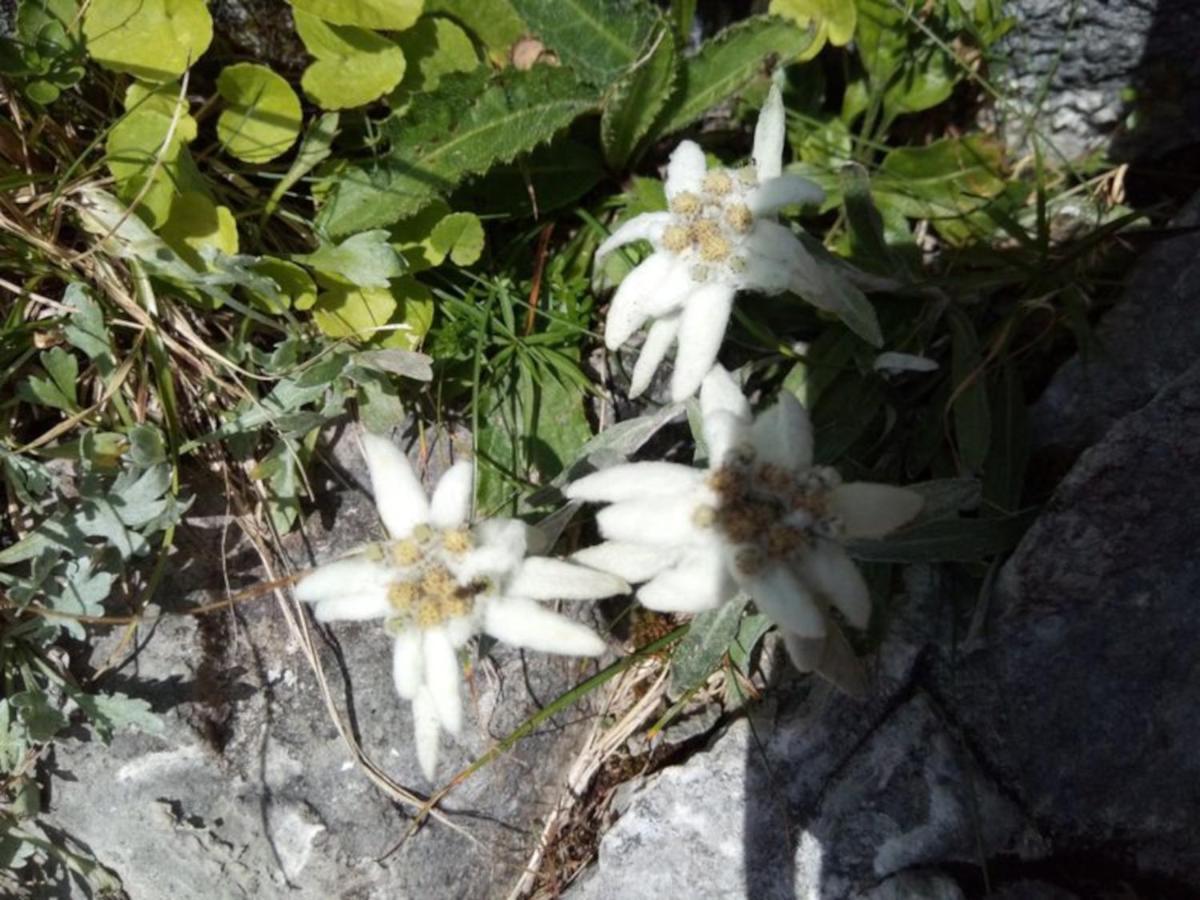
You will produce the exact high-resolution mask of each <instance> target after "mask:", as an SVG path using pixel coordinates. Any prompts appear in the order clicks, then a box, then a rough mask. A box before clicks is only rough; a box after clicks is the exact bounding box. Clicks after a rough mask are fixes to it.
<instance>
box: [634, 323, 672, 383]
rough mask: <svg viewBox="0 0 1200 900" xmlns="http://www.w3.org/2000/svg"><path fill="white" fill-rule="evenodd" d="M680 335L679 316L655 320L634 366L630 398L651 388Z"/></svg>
mask: <svg viewBox="0 0 1200 900" xmlns="http://www.w3.org/2000/svg"><path fill="white" fill-rule="evenodd" d="M678 333H679V315H678V314H676V315H672V316H664V317H663V318H661V319H655V320H654V324H653V325H651V326H650V330H649V331H648V332H647V333H646V342H645V343H644V344H642V350H641V352H640V353H639V354H638V359H637V362H636V363H635V364H634V366H633V376H632V377H631V378H630V381H629V396H630V397H631V398H632V397H640V396H641V395H642V394H643V393H644V392H645V390H646V388H648V387H650V382H651V380H653V378H654V373H655V372H657V371H658V367H659V366H660V365H661V364H662V361H663V360H664V359H666V357H667V351H668V350H670V349H671V344H672V343H673V342H674V340H675V335H677V334H678Z"/></svg>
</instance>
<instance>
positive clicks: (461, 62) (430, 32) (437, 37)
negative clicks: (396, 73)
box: [391, 16, 479, 106]
mask: <svg viewBox="0 0 1200 900" xmlns="http://www.w3.org/2000/svg"><path fill="white" fill-rule="evenodd" d="M396 41H397V43H398V44H399V45H400V49H401V50H402V51H404V58H405V62H406V68H405V72H404V80H403V81H401V82H400V86H399V87H397V88H396V91H395V93H394V94H393V95H392V98H391V104H392V106H399V105H401V104H402V103H403V102H404V101H405V100H407V98H408V97H409V96H410V95H412V94H416V93H419V92H421V91H432V90H433V89H434V88H436V87H437V86H438V84H439V83H440V82H441V80H442V76H443V75H449V74H450V73H452V72H470V71H471V70H472V69H474V68H475V67H476V66H478V65H479V54H478V53H476V52H475V43H474V42H473V41H472V40H471V38H470V36H469V35H468V34H467V33H466V32H465V31H463V30H462V29H461V28H459V27H458V25H456V24H455V23H454V22H453V21H452V20H450V19H447V18H446V17H445V16H422V17H421V20H420V21H419V22H417V24H416V25H415V26H413V27H412V28H410V29H409V30H408V31H406V32H404V34H402V35H400V36H399V37H398V38H397V39H396Z"/></svg>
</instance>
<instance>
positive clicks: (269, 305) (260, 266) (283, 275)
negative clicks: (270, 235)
mask: <svg viewBox="0 0 1200 900" xmlns="http://www.w3.org/2000/svg"><path fill="white" fill-rule="evenodd" d="M253 268H254V271H255V272H256V273H257V274H259V275H265V276H266V277H267V278H270V279H271V280H272V281H274V282H275V286H276V287H277V288H278V289H279V294H278V296H277V297H270V296H267V295H266V294H264V293H261V292H259V291H253V290H252V291H250V296H251V299H253V300H254V302H255V304H257V305H258V306H260V307H262V308H263V309H265V310H266V311H267V312H270V313H280V312H283V310H284V309H286V308H288V307H289V306H290V307H292V308H293V309H301V310H303V309H311V308H312V306H313V304H314V303H316V302H317V286H316V284H315V283H314V282H313V280H312V276H311V275H309V274H308V272H307V271H305V269H304V268H303V267H302V266H298V265H296V264H295V263H294V262H288V261H287V260H286V259H278V258H276V257H274V256H264V257H262V258H261V259H259V260H258V262H256V263H254V266H253Z"/></svg>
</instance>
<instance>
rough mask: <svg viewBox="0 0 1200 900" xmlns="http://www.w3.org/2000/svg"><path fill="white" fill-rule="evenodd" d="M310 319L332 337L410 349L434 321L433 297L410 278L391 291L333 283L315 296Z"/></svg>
mask: <svg viewBox="0 0 1200 900" xmlns="http://www.w3.org/2000/svg"><path fill="white" fill-rule="evenodd" d="M313 320H314V321H315V322H316V323H317V327H318V328H320V329H321V331H323V332H324V333H325V334H327V335H328V336H329V337H332V338H355V339H357V340H360V341H375V342H376V343H378V344H380V345H383V346H388V347H398V348H400V349H404V350H412V349H415V348H416V347H417V346H419V345H420V343H421V339H422V338H423V337H424V336H425V332H427V331H428V330H429V325H430V324H431V322H432V320H433V297H432V295H431V294H430V293H429V289H428V288H426V287H425V286H424V285H422V284H421V283H420V282H418V281H416V280H415V279H413V278H398V279H396V280H395V281H393V282H392V283H391V287H390V288H356V287H353V286H351V285H342V284H332V285H330V286H329V287H328V289H326V290H324V291H322V292H321V294H320V295H319V296H318V297H317V302H316V305H315V306H313Z"/></svg>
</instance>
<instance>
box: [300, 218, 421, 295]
mask: <svg viewBox="0 0 1200 900" xmlns="http://www.w3.org/2000/svg"><path fill="white" fill-rule="evenodd" d="M389 239H390V235H389V234H388V232H386V231H383V230H382V229H377V230H374V231H363V232H360V233H358V234H356V235H353V236H352V237H348V238H346V240H344V241H342V242H341V243H340V244H336V245H334V244H325V245H323V246H322V247H320V248H318V249H317V250H316V251H315V252H313V253H296V254H293V255H292V259H294V260H296V261H297V262H301V263H304V264H305V265H307V266H310V267H312V268H314V269H316V270H317V271H318V272H321V273H323V274H325V275H330V276H333V277H335V278H337V279H339V280H341V281H345V282H348V283H349V284H354V285H358V286H359V287H363V288H386V287H387V286H388V281H389V280H390V279H392V278H399V277H400V276H401V275H403V274H404V271H405V265H404V258H403V257H401V256H400V254H399V253H397V252H396V250H395V249H394V248H393V247H392V245H391V244H390V243H389Z"/></svg>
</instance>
